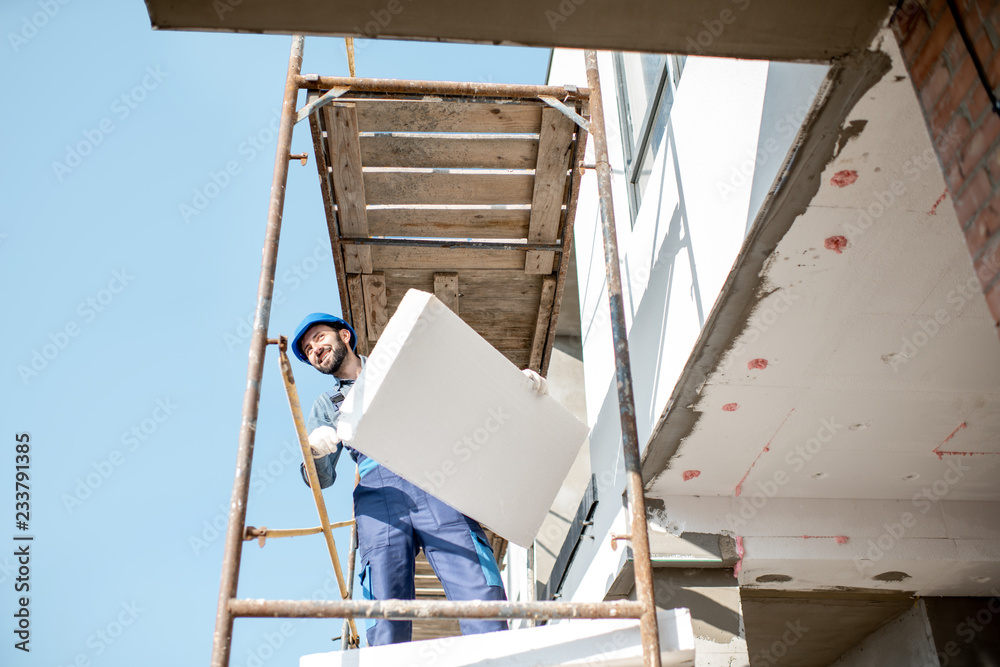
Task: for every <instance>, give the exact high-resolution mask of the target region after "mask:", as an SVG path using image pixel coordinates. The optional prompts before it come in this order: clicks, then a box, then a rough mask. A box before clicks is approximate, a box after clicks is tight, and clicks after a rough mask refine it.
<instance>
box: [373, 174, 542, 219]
mask: <svg viewBox="0 0 1000 667" xmlns="http://www.w3.org/2000/svg"><path fill="white" fill-rule="evenodd" d="M534 180H535V177H534V176H533V175H531V174H523V173H502V172H501V173H492V174H481V173H471V172H454V171H448V170H434V171H429V170H428V171H366V172H365V178H364V183H365V198H366V200H367V201H368V203H369V204H373V205H374V204H411V205H412V204H438V205H440V204H474V205H477V206H482V205H493V204H530V203H531V195H532V189H533V184H534ZM366 231H367V230H366Z"/></svg>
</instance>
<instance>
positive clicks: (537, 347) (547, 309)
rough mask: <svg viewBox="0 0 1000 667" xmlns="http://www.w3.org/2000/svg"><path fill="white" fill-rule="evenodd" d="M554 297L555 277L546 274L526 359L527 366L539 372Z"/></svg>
mask: <svg viewBox="0 0 1000 667" xmlns="http://www.w3.org/2000/svg"><path fill="white" fill-rule="evenodd" d="M555 297H556V279H555V278H554V277H552V276H546V278H545V279H544V281H543V282H542V298H541V300H540V301H539V303H538V319H537V320H536V322H535V339H534V341H532V343H531V356H530V357H529V359H528V367H529V368H531V369H532V370H535V371H538V372H541V368H542V353H543V352H544V351H545V341H546V339H547V338H548V334H549V324H550V323H551V320H552V304H553V303H554V302H555Z"/></svg>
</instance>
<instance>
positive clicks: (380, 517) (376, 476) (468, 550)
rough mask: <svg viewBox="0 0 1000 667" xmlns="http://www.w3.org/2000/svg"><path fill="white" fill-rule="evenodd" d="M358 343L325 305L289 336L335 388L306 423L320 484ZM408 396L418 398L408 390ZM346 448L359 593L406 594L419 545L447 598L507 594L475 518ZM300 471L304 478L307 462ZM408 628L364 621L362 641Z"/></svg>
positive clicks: (329, 466)
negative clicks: (354, 470) (354, 469)
mask: <svg viewBox="0 0 1000 667" xmlns="http://www.w3.org/2000/svg"><path fill="white" fill-rule="evenodd" d="M356 347H357V336H356V334H355V333H354V329H353V328H351V325H349V324H348V323H347V322H345V321H344V320H342V319H340V318H339V317H335V316H333V315H329V314H327V313H312V314H310V315H307V316H306V318H305V319H303V320H302V323H301V324H300V325H299V327H298V329H296V331H295V336H294V337H293V339H292V351H293V352H294V354H295V356H296V357H298V358H299V359H300V360H301V361H303V362H305V363H307V364H309V365H311V366H312V367H313V368H315V369H317V370H318V371H320V372H322V373H325V374H327V375H330V376H332V377H333V381H334V386H333V388H332V389H331V390H330V391H327V392H326V393H324V394H321V395H320V396H319V398H317V399H316V402H315V403H313V407H312V412H311V413H310V415H309V419H308V422H307V424H306V430H307V431H308V432H309V444H310V446H311V448H312V453H313V458H314V460H315V462H316V471H317V473H318V475H319V483H320V486H322V487H324V488H325V487H328V486H330V485H331V484H333V481H334V480H335V479H336V476H337V475H336V465H337V459H339V458H340V453H341V451H342V450H343V449H344V447H345V446H344V445H343V443H341V442H340V440H339V438H337V428H336V427H337V420H338V418H339V413H340V404H341V403H342V402H343V400H344V396H345V395H346V394H347V392H349V391H350V390H351V387H352V386H353V385H354V381H355V380H356V379H357V378H358V375H359V374H360V373H361V369H362V368H364V365H365V359H366V358H365V357H363V356H359V355H358V354H357V353H356V351H355V350H356ZM529 377H530V376H529ZM532 379H533V381H534V387H535V389H536V390H537V391H539V392H541V393H544V392H545V391H546V389H547V388H546V387H545V381H544V380H543V379H542V378H541V377H539V376H538V375H537V374H534V377H533V378H532ZM414 400H420V399H418V397H417V396H414ZM399 445H400V446H401V447H405V446H406V443H399ZM347 450H348V452H349V453H350V455H351V458H353V459H354V461H355V462H356V463H357V464H358V468H359V472H360V475H361V481H360V482H359V483H358V485H357V487H356V488H355V490H354V516H355V518H356V520H357V528H358V552H359V559H360V560H359V563H360V569H359V571H360V577H361V588H362V590H363V591H364V596H365V599H368V600H386V599H401V600H412V599H413V598H414V593H415V591H414V578H413V577H414V559H415V558H416V555H417V551H418V549H420V548H421V547H423V550H424V554H425V555H426V556H427V560H428V561H429V562H430V564H431V566H432V567H433V568H434V572H435V573H436V574H437V576H438V579H440V580H441V583H442V584H443V585H444V590H445V594H446V595H447V596H448V599H449V600H506V599H507V596H506V594H505V593H504V588H503V582H502V581H501V579H500V569H499V567H497V562H496V559H495V558H494V556H493V549H492V548H491V547H490V543H489V540H488V539H487V538H486V534H485V533H484V532H483V529H482V527H481V526H480V525H479V523H477V522H476V521H474V520H473V519H470V518H469V517H467V516H465V515H464V514H462V513H461V512H459V511H458V510H456V509H454V508H452V507H450V506H449V505H446V504H445V503H443V502H441V501H440V500H438V499H437V498H435V497H433V496H431V495H430V494H428V493H427V492H426V491H424V490H423V489H421V488H419V487H418V486H416V485H414V484H411V483H410V482H408V481H406V480H405V479H403V478H402V477H400V476H399V475H396V474H395V473H393V472H391V471H390V470H388V469H387V468H385V467H383V466H381V465H379V464H378V463H377V462H376V461H374V460H372V459H370V458H368V457H367V456H365V455H364V454H362V453H361V452H358V451H356V450H353V449H351V448H350V447H348V448H347ZM302 477H303V479H304V480H306V484H307V485H308V483H309V480H308V477H307V476H306V472H305V465H303V466H302ZM460 625H461V628H462V634H466V635H468V634H477V633H481V632H494V631H497V630H506V629H507V622H506V621H504V620H497V619H463V620H461V622H460ZM412 632H413V624H412V622H411V621H399V620H384V619H380V620H377V621H374V622H372V621H369V627H368V632H367V637H368V645H369V646H379V645H383V644H394V643H398V642H407V641H410V638H411V637H412Z"/></svg>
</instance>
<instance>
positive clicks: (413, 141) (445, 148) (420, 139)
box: [361, 133, 538, 169]
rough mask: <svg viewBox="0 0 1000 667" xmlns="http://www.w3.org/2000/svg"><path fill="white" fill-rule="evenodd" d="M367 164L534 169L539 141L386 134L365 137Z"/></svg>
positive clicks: (483, 136)
mask: <svg viewBox="0 0 1000 667" xmlns="http://www.w3.org/2000/svg"><path fill="white" fill-rule="evenodd" d="M361 160H362V163H363V164H364V165H365V166H366V167H431V168H438V167H443V168H451V169H455V168H465V169H534V168H535V163H536V162H538V140H537V139H531V138H525V137H520V136H514V137H503V135H500V136H499V137H498V135H495V134H494V135H489V134H484V135H465V136H454V137H449V136H437V135H431V136H420V135H412V134H409V135H404V136H399V133H386V134H375V135H365V136H363V137H361Z"/></svg>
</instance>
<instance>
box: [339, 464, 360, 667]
mask: <svg viewBox="0 0 1000 667" xmlns="http://www.w3.org/2000/svg"><path fill="white" fill-rule="evenodd" d="M360 482H361V468H359V467H358V466H357V465H355V466H354V488H355V489H356V488H358V484H359V483H360ZM351 519H352V520H353V522H354V523H353V524H351V549H350V551H349V552H348V554H347V581H349V582H350V585H351V586H353V585H354V568H355V564H356V563H357V559H358V521H357V517H356V516H355V515H354V505H353V503H352V505H351ZM352 597H353V590H352ZM340 636H341V637H342V638H343V641H342V642H341V647H340V648H341V650H343V651H346V650H347V649H349V648H358V647H359V646H360V641H359V642H358V643H357V644H353V645H352V644H351V641H352V639H351V635H350V633H349V632H348V631H347V619H346V618H345V619H344V628H343V630H341V632H340Z"/></svg>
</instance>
